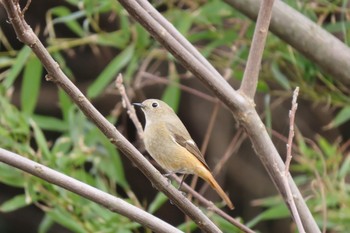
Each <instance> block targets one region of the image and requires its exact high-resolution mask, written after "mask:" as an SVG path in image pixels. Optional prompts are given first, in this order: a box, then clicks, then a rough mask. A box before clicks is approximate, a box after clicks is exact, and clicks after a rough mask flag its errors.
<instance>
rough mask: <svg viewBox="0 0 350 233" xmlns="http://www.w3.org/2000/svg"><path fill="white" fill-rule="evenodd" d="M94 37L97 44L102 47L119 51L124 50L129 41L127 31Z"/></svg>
mask: <svg viewBox="0 0 350 233" xmlns="http://www.w3.org/2000/svg"><path fill="white" fill-rule="evenodd" d="M96 36H97V44H99V45H103V46H112V47H115V48H119V49H122V48H124V47H125V46H126V45H127V43H128V41H129V39H130V33H129V31H122V30H119V31H116V32H111V33H99V34H97V35H96Z"/></svg>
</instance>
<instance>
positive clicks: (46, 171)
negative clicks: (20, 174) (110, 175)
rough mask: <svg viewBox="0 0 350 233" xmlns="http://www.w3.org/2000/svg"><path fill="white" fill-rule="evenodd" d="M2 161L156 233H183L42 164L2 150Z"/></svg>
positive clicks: (122, 201)
mask: <svg viewBox="0 0 350 233" xmlns="http://www.w3.org/2000/svg"><path fill="white" fill-rule="evenodd" d="M0 161H1V162H3V163H6V164H8V165H10V166H13V167H16V168H18V169H21V170H22V171H25V172H28V173H30V174H32V175H34V176H36V177H39V178H41V179H43V180H46V181H47V182H50V183H52V184H55V185H58V186H60V187H62V188H64V189H66V190H69V191H71V192H73V193H76V194H78V195H80V196H82V197H85V198H87V199H89V200H91V201H93V202H96V203H98V204H100V205H102V206H104V207H106V208H107V209H109V210H110V211H112V212H116V213H119V214H122V215H124V216H126V217H128V218H130V219H131V220H134V221H136V222H138V223H140V224H142V225H144V226H147V227H149V228H150V229H152V230H153V231H154V232H165V233H166V232H181V231H179V230H178V229H176V228H175V227H173V226H171V225H170V224H168V223H166V222H164V221H163V220H160V219H159V218H157V217H155V216H153V215H151V214H149V213H147V212H146V211H144V210H142V209H139V208H137V207H135V206H133V205H131V204H129V203H128V202H126V201H124V200H122V199H120V198H117V197H115V196H113V195H111V194H108V193H105V192H103V191H101V190H99V189H97V188H94V187H92V186H90V185H87V184H85V183H83V182H81V181H79V180H76V179H73V178H72V177H69V176H67V175H64V174H62V173H60V172H57V171H55V170H53V169H51V168H48V167H46V166H44V165H42V164H39V163H37V162H34V161H31V160H29V159H27V158H25V157H22V156H20V155H18V154H15V153H12V152H10V151H7V150H4V149H1V148H0Z"/></svg>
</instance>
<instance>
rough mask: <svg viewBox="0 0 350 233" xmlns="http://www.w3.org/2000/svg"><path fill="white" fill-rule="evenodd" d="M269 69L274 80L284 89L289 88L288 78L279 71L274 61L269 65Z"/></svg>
mask: <svg viewBox="0 0 350 233" xmlns="http://www.w3.org/2000/svg"><path fill="white" fill-rule="evenodd" d="M271 71H272V74H273V77H274V78H275V80H276V81H277V82H278V83H279V84H280V85H281V86H282V87H283V88H284V89H285V90H291V86H290V84H289V80H288V78H287V77H286V76H285V75H284V74H283V73H282V72H281V71H280V69H279V67H278V65H277V63H276V62H273V63H272V65H271Z"/></svg>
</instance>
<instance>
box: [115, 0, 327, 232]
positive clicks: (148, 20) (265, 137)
mask: <svg viewBox="0 0 350 233" xmlns="http://www.w3.org/2000/svg"><path fill="white" fill-rule="evenodd" d="M138 1H139V2H140V1H145V0H138ZM119 2H120V3H121V4H122V5H123V6H124V7H125V9H126V10H127V11H128V12H129V14H131V15H132V16H134V18H135V19H136V20H137V21H138V22H139V23H140V24H142V25H143V26H144V27H145V29H146V30H148V31H149V32H150V33H151V34H152V36H153V37H154V38H155V39H157V40H158V41H159V42H160V43H161V44H162V45H163V46H164V47H165V48H166V49H167V50H168V51H169V52H171V53H172V55H173V56H174V57H175V58H177V59H178V60H179V61H180V62H181V64H182V65H183V66H184V67H186V68H187V69H188V70H189V71H191V72H192V73H193V74H194V75H195V76H196V77H197V78H199V79H200V80H201V81H202V82H203V83H204V84H205V85H206V86H207V87H208V88H209V89H210V90H212V91H213V92H214V93H215V95H216V96H217V97H218V98H219V99H220V100H221V101H222V102H223V103H224V104H225V105H226V106H227V107H228V108H229V109H230V110H231V112H232V113H233V114H234V116H235V118H236V120H238V121H239V122H240V123H241V125H242V126H243V127H244V128H245V129H246V132H247V134H248V136H249V137H250V140H251V142H252V144H253V148H254V149H255V151H256V153H257V155H258V156H259V158H260V161H261V162H262V163H263V165H264V166H265V168H266V170H267V172H268V173H269V175H270V177H271V178H272V179H273V182H274V184H275V186H276V188H277V189H278V191H279V192H280V193H281V195H282V197H283V199H284V201H285V202H286V203H287V204H288V197H287V195H286V190H285V187H284V179H283V178H282V177H281V176H280V173H279V171H281V170H282V171H283V170H284V168H285V165H284V163H283V161H282V159H281V156H280V155H279V153H278V151H277V149H276V147H275V146H274V144H273V142H272V141H271V138H270V137H269V134H268V132H267V131H266V128H265V126H264V124H263V122H262V121H261V119H260V117H259V115H258V113H257V112H256V110H255V108H254V103H253V101H252V99H250V98H247V97H246V96H245V95H241V94H240V93H238V92H237V91H235V90H234V89H232V87H231V86H230V85H229V84H228V83H227V82H226V81H225V79H224V78H223V77H222V76H221V75H218V74H216V73H213V72H211V71H210V70H209V69H208V68H207V67H205V66H204V65H203V64H202V63H201V62H200V61H199V60H198V59H197V58H196V56H194V55H192V54H191V52H189V51H187V50H186V49H185V48H184V47H183V46H182V44H181V43H179V42H178V40H177V39H175V38H174V37H173V36H172V35H171V34H170V33H169V32H168V31H167V30H166V29H165V28H164V27H163V26H162V25H161V24H159V23H158V21H159V20H155V19H154V18H153V17H152V16H150V15H149V13H148V11H146V10H145V9H143V8H142V7H141V6H140V5H139V4H138V2H137V1H135V0H119ZM254 88H255V87H254ZM276 167H277V168H278V169H276ZM288 182H289V183H290V187H291V189H292V191H293V194H294V195H295V197H296V200H297V201H296V206H297V208H298V211H299V213H300V216H301V219H302V221H303V224H304V226H305V229H306V231H307V232H315V233H317V232H320V229H319V228H318V226H317V224H316V222H315V220H314V218H313V216H312V215H311V212H310V210H309V209H308V207H307V205H306V203H305V200H304V199H303V197H302V195H301V193H300V191H299V189H298V187H297V186H296V184H295V182H294V181H293V179H291V178H290V177H289V179H288Z"/></svg>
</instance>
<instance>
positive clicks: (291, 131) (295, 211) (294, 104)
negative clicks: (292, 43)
mask: <svg viewBox="0 0 350 233" xmlns="http://www.w3.org/2000/svg"><path fill="white" fill-rule="evenodd" d="M298 93H299V87H297V88H295V91H294V93H293V100H292V108H291V110H290V111H289V134H288V143H287V156H286V162H285V170H284V173H283V171H281V176H282V177H283V178H284V180H285V182H284V185H285V188H286V192H287V197H288V201H289V204H290V205H289V206H290V208H291V211H292V214H293V218H294V221H295V224H296V225H297V227H298V230H299V232H300V233H305V230H304V227H303V223H302V222H301V219H300V215H299V212H298V209H297V207H296V205H295V202H294V197H293V194H292V190H291V188H290V186H289V183H288V177H290V176H291V175H290V173H289V166H290V162H291V161H292V145H293V138H294V119H295V113H296V111H297V108H298V104H297V97H298Z"/></svg>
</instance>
